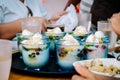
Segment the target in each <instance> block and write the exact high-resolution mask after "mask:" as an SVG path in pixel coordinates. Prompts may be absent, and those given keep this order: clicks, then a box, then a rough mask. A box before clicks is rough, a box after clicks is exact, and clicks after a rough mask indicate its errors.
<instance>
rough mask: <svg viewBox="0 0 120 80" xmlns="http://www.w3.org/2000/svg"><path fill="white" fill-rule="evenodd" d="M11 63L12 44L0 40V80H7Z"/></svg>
mask: <svg viewBox="0 0 120 80" xmlns="http://www.w3.org/2000/svg"><path fill="white" fill-rule="evenodd" d="M11 61H12V42H11V41H9V40H3V39H0V80H8V79H9V74H10V69H11Z"/></svg>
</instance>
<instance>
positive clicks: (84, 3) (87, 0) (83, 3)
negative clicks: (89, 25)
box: [64, 0, 94, 13]
mask: <svg viewBox="0 0 120 80" xmlns="http://www.w3.org/2000/svg"><path fill="white" fill-rule="evenodd" d="M93 1H94V0H68V2H67V4H66V6H65V8H64V10H66V8H67V7H68V6H69V5H70V4H73V5H74V6H77V5H78V4H80V9H79V12H80V13H90V9H91V7H92V4H93Z"/></svg>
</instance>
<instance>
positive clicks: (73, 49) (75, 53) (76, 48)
mask: <svg viewBox="0 0 120 80" xmlns="http://www.w3.org/2000/svg"><path fill="white" fill-rule="evenodd" d="M63 42H64V40H59V41H57V42H56V55H57V63H58V65H59V66H60V67H61V69H64V70H72V69H73V63H74V62H75V61H79V60H82V54H81V52H82V50H83V48H84V44H82V43H81V44H80V45H68V44H63Z"/></svg>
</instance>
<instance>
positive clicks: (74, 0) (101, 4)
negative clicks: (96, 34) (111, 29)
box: [65, 0, 120, 30]
mask: <svg viewBox="0 0 120 80" xmlns="http://www.w3.org/2000/svg"><path fill="white" fill-rule="evenodd" d="M79 1H81V2H80V12H88V11H89V12H90V13H91V14H92V24H93V25H95V26H96V27H97V21H100V20H107V19H109V18H110V17H111V16H112V15H113V14H114V13H118V12H120V5H119V3H120V0H94V1H93V0H68V2H67V4H66V6H65V9H66V7H68V5H70V4H73V5H77V4H78V3H79ZM89 1H91V3H90V2H89ZM82 6H83V7H82ZM82 8H83V9H82ZM96 30H97V28H96Z"/></svg>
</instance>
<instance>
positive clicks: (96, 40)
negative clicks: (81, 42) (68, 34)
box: [85, 31, 109, 59]
mask: <svg viewBox="0 0 120 80" xmlns="http://www.w3.org/2000/svg"><path fill="white" fill-rule="evenodd" d="M108 42H109V39H108V37H106V36H105V35H104V33H103V32H102V31H96V32H95V34H91V35H89V36H88V37H87V39H86V44H85V50H86V58H87V59H94V58H107V55H108Z"/></svg>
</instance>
